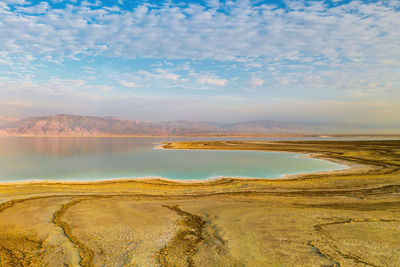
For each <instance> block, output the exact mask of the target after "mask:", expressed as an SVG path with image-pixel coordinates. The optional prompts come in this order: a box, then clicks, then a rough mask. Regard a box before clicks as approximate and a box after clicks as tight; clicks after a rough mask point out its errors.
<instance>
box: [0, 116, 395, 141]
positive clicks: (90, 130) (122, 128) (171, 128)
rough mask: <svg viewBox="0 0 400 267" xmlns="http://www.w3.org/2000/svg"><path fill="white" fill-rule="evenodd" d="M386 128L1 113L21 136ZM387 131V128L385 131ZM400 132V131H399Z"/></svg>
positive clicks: (9, 131)
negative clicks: (9, 116) (8, 116)
mask: <svg viewBox="0 0 400 267" xmlns="http://www.w3.org/2000/svg"><path fill="white" fill-rule="evenodd" d="M371 131H373V132H372V133H379V132H384V131H387V130H386V129H385V128H384V127H383V128H382V127H381V128H371V127H370V126H367V125H363V124H357V125H355V124H349V123H337V122H320V123H318V122H308V123H307V122H281V121H269V120H260V121H247V122H239V123H218V122H196V121H172V122H160V123H153V122H142V121H134V120H123V119H119V118H115V117H91V116H79V115H68V114H59V115H53V116H39V117H27V118H23V119H20V120H18V119H6V118H2V117H0V135H3V136H4V135H17V136H19V135H21V136H96V135H137V136H190V135H257V134H260V135H263V134H264V135H268V134H271V135H275V134H276V135H287V134H300V135H301V134H321V133H331V134H349V133H354V132H357V133H371ZM385 133H386V132H385ZM397 133H400V131H397Z"/></svg>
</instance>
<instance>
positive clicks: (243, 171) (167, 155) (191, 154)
mask: <svg viewBox="0 0 400 267" xmlns="http://www.w3.org/2000/svg"><path fill="white" fill-rule="evenodd" d="M200 139H201V140H207V139H208V140H216V139H217V140H221V139H222V138H195V139H193V138H192V139H191V138H93V137H92V138H21V137H2V138H0V181H2V182H11V181H23V180H40V179H45V180H99V179H109V178H131V177H149V176H151V177H165V178H169V179H177V180H195V179H196V180H197V179H207V178H213V177H221V176H226V177H258V178H276V177H280V176H281V175H283V174H293V173H300V172H311V171H324V170H332V169H343V168H344V166H343V165H339V164H335V163H331V162H328V161H323V160H317V159H310V158H301V157H299V156H301V155H300V154H293V153H276V152H259V151H212V150H162V149H155V146H156V144H157V143H159V142H162V141H170V140H173V141H177V140H200ZM227 139H229V140H234V139H235V138H227ZM236 139H237V138H236ZM249 139H250V138H246V140H249ZM253 140H255V139H253ZM257 140H277V139H271V138H269V139H268V138H257ZM291 140H293V139H291Z"/></svg>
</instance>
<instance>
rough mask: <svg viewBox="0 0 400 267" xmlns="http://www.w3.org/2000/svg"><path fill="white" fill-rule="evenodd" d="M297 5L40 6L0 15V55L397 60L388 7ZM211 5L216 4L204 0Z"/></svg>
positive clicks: (394, 16)
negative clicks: (127, 8) (128, 8)
mask: <svg viewBox="0 0 400 267" xmlns="http://www.w3.org/2000/svg"><path fill="white" fill-rule="evenodd" d="M13 2H14V3H16V2H19V3H23V2H22V1H13ZM296 2H297V1H296ZM296 2H293V1H290V4H289V5H290V6H291V8H292V10H289V11H287V12H283V10H282V9H280V8H276V7H275V6H274V5H267V4H262V5H257V6H253V5H252V4H251V2H250V1H232V2H229V4H228V3H227V4H226V5H225V7H224V8H225V10H224V12H218V11H216V9H214V8H211V9H206V8H204V7H202V6H200V5H197V4H190V5H188V6H178V5H174V4H170V5H163V6H160V7H159V8H153V9H150V8H148V7H147V4H143V5H139V6H138V7H136V8H135V9H133V10H132V11H123V12H121V11H119V10H116V11H114V10H113V9H108V8H106V7H100V6H99V7H94V6H91V7H90V8H89V7H84V6H82V5H81V6H73V5H68V6H67V8H65V9H63V10H59V9H54V8H53V9H52V8H50V7H49V6H48V4H47V2H41V3H39V4H37V5H32V6H23V7H22V6H21V7H17V8H16V9H15V10H14V11H12V12H10V11H8V12H7V13H5V14H4V15H2V16H1V18H0V22H1V23H2V30H0V40H1V42H0V51H7V52H8V53H10V54H14V55H20V54H23V53H28V54H33V55H35V56H38V55H52V56H56V55H61V56H67V57H73V56H78V55H80V54H95V55H106V56H112V57H126V58H136V57H149V58H169V59H206V58H208V59H216V60H237V59H240V58H241V57H246V58H259V57H264V58H266V59H267V60H268V61H269V62H277V61H281V60H293V61H298V62H313V61H314V60H318V61H320V60H321V59H324V60H328V61H329V62H332V63H340V62H344V61H348V60H350V61H354V62H356V61H358V62H366V61H374V60H376V59H377V58H380V59H382V58H392V57H394V56H397V57H398V56H399V44H400V15H399V11H398V10H397V9H396V8H395V5H394V4H390V5H389V4H387V5H385V4H382V3H381V2H376V3H362V2H358V1H353V2H350V3H348V4H343V5H338V6H336V7H327V6H326V5H324V4H322V3H321V2H317V1H316V2H310V3H309V4H308V5H304V4H302V3H301V2H297V3H296ZM8 3H11V1H10V0H9V1H8ZM85 3H86V2H85ZM99 3H100V2H98V1H96V2H93V1H92V2H88V3H87V4H90V5H93V4H96V5H97V4H99ZM209 6H211V7H213V6H215V7H217V6H220V3H219V2H218V1H209ZM28 13H33V14H37V13H39V14H41V15H39V16H37V15H30V14H28ZM88 22H90V23H88ZM293 51H295V53H293ZM255 64H256V65H254V67H258V66H259V64H260V63H255Z"/></svg>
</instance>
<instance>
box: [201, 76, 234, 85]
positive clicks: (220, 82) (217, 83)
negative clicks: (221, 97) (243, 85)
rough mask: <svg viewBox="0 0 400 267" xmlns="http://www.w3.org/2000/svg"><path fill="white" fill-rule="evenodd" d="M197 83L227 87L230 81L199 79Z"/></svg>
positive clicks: (209, 78) (208, 78)
mask: <svg viewBox="0 0 400 267" xmlns="http://www.w3.org/2000/svg"><path fill="white" fill-rule="evenodd" d="M197 81H198V82H199V83H201V84H209V85H216V86H226V83H227V82H228V80H226V79H218V78H211V77H205V76H203V77H199V78H198V79H197Z"/></svg>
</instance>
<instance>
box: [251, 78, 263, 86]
mask: <svg viewBox="0 0 400 267" xmlns="http://www.w3.org/2000/svg"><path fill="white" fill-rule="evenodd" d="M249 84H250V86H254V87H258V86H262V85H263V84H264V80H263V79H260V78H256V77H253V79H251V81H250V82H249Z"/></svg>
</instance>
